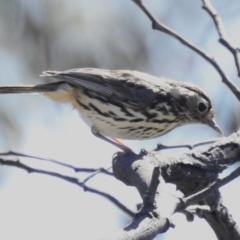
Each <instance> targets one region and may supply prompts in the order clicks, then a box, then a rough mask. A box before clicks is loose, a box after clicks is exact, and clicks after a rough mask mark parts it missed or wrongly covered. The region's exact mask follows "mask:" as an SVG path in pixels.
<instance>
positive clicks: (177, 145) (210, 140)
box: [153, 138, 221, 151]
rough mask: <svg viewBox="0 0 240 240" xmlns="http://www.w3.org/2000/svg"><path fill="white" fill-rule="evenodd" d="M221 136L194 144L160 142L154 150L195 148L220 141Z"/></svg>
mask: <svg viewBox="0 0 240 240" xmlns="http://www.w3.org/2000/svg"><path fill="white" fill-rule="evenodd" d="M220 139H221V138H213V139H209V140H204V141H201V142H195V143H193V144H189V143H185V144H175V145H164V144H161V143H159V144H158V145H157V147H156V148H155V149H154V150H153V151H161V150H165V149H172V148H188V149H193V148H195V147H200V146H202V145H206V144H210V143H214V142H216V141H219V140H220Z"/></svg>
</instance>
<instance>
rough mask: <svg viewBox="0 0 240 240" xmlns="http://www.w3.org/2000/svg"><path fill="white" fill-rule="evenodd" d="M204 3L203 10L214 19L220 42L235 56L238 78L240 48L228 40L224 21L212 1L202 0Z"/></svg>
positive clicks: (239, 71)
mask: <svg viewBox="0 0 240 240" xmlns="http://www.w3.org/2000/svg"><path fill="white" fill-rule="evenodd" d="M202 2H203V5H202V8H203V9H204V10H206V11H207V12H208V13H209V15H210V16H211V18H212V19H213V21H214V24H215V26H216V28H217V31H218V34H219V42H220V43H221V44H222V45H223V46H225V47H226V48H227V49H228V50H229V51H230V52H231V53H232V54H233V56H234V60H235V65H236V67H237V72H238V76H239V77H240V50H239V48H237V47H234V46H233V44H232V43H231V42H230V40H229V39H228V37H227V34H226V31H225V28H224V25H223V22H222V19H221V18H220V16H219V15H218V13H217V11H216V9H215V8H214V7H213V5H212V4H211V1H210V0H202Z"/></svg>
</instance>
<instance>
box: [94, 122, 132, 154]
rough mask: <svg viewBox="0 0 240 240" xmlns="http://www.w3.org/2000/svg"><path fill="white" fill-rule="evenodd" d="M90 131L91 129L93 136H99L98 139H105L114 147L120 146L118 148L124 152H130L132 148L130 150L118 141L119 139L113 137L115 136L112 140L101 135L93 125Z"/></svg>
mask: <svg viewBox="0 0 240 240" xmlns="http://www.w3.org/2000/svg"><path fill="white" fill-rule="evenodd" d="M91 131H92V133H93V135H94V136H95V137H98V138H100V139H102V140H104V141H106V142H108V143H110V144H112V145H114V146H115V147H118V148H120V149H121V150H123V151H124V152H132V150H131V149H130V148H129V147H128V146H126V145H124V144H123V143H122V142H120V141H119V140H117V139H115V138H112V140H111V139H109V138H107V137H105V136H103V135H102V134H101V133H99V132H98V131H97V130H96V129H95V128H94V127H92V128H91Z"/></svg>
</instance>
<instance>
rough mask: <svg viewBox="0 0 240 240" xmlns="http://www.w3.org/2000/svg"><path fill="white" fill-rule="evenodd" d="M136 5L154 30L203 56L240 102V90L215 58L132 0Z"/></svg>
mask: <svg viewBox="0 0 240 240" xmlns="http://www.w3.org/2000/svg"><path fill="white" fill-rule="evenodd" d="M132 1H133V2H134V3H136V5H137V6H138V7H139V8H140V9H141V10H142V11H143V12H144V13H145V14H146V16H147V17H148V18H149V19H150V21H151V22H152V28H153V29H154V30H158V31H161V32H164V33H166V34H168V35H170V36H172V37H173V38H175V39H177V40H179V41H180V42H181V43H182V44H183V45H185V46H187V47H188V48H190V49H192V50H193V51H194V52H196V53H198V54H199V55H200V56H202V57H203V58H204V59H205V60H206V61H207V62H209V63H210V64H211V65H212V66H213V67H214V68H215V69H216V70H217V72H218V73H219V75H220V76H221V78H222V81H223V82H224V83H225V84H226V85H227V86H228V88H229V89H230V90H231V91H232V93H233V94H234V95H235V96H236V97H237V99H238V100H239V101H240V89H239V88H238V87H237V86H236V85H235V84H234V83H233V82H232V80H231V79H230V78H229V77H228V76H227V75H226V74H225V73H224V71H223V70H222V68H221V67H220V66H219V64H218V63H217V62H216V61H215V59H214V58H213V57H211V56H210V55H208V54H207V53H206V52H204V51H203V50H201V49H200V48H198V47H196V46H195V45H194V44H192V43H191V42H189V41H187V40H186V39H185V38H183V37H182V36H180V35H179V34H177V33H176V32H175V31H173V30H172V29H170V28H169V27H167V26H165V25H164V24H163V23H161V22H160V21H159V20H158V19H157V18H156V17H155V16H154V15H153V14H152V12H151V11H150V10H149V9H148V8H147V7H146V6H145V5H144V4H143V2H142V0H132Z"/></svg>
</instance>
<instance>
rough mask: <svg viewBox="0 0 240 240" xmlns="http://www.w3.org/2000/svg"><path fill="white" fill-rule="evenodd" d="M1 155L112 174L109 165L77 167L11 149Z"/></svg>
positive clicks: (84, 170)
mask: <svg viewBox="0 0 240 240" xmlns="http://www.w3.org/2000/svg"><path fill="white" fill-rule="evenodd" d="M2 156H16V157H25V158H33V159H35V160H41V161H45V162H50V163H54V164H57V165H60V166H63V167H67V168H70V169H72V170H74V171H75V172H91V173H95V172H97V171H99V170H100V171H99V173H104V174H107V175H109V176H113V174H112V173H111V172H109V169H110V168H111V167H109V168H107V169H104V168H78V167H74V166H73V165H70V164H67V163H63V162H60V161H58V160H55V159H50V158H42V157H37V156H32V155H28V154H25V153H19V152H13V151H9V152H3V153H0V157H2ZM95 175H96V174H95Z"/></svg>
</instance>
